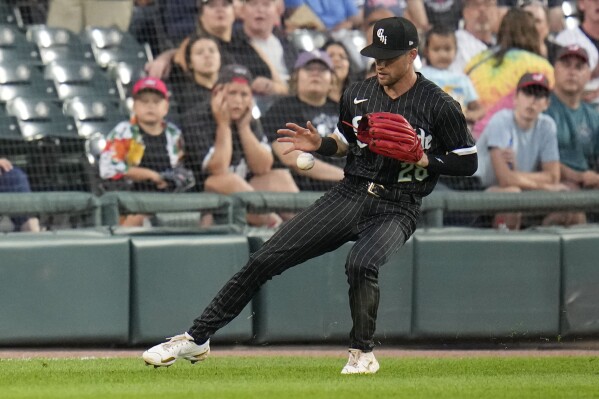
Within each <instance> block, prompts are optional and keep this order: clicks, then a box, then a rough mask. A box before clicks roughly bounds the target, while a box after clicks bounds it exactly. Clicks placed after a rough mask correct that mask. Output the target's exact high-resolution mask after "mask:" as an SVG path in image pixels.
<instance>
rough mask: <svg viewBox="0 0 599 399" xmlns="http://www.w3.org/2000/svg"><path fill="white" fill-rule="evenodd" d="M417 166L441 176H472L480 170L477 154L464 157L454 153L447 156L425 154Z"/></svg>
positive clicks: (464, 155)
mask: <svg viewBox="0 0 599 399" xmlns="http://www.w3.org/2000/svg"><path fill="white" fill-rule="evenodd" d="M416 165H418V166H420V167H423V168H426V169H428V170H429V171H431V172H434V173H438V174H441V175H448V176H472V175H473V174H474V172H476V169H477V168H478V156H477V154H476V152H473V153H469V154H463V155H458V154H456V153H454V152H450V153H448V154H445V155H427V154H424V155H423V157H422V159H421V160H420V161H418V162H417V163H416Z"/></svg>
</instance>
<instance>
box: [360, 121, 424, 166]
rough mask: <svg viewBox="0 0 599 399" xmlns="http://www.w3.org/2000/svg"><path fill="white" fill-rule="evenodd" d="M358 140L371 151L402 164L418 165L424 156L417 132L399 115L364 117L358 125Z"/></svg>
mask: <svg viewBox="0 0 599 399" xmlns="http://www.w3.org/2000/svg"><path fill="white" fill-rule="evenodd" d="M358 140H360V141H361V142H362V143H364V144H367V145H368V149H369V150H370V151H372V152H374V153H376V154H380V155H384V156H386V157H390V158H393V159H397V160H399V161H402V162H409V163H416V162H418V161H420V159H421V158H422V157H423V155H424V151H423V150H422V146H421V144H420V138H419V137H418V135H417V134H416V130H414V128H413V127H412V125H410V122H408V121H407V120H406V118H404V117H403V116H401V115H399V114H393V113H390V112H375V113H372V114H367V115H364V116H363V117H362V119H361V120H360V123H359V124H358Z"/></svg>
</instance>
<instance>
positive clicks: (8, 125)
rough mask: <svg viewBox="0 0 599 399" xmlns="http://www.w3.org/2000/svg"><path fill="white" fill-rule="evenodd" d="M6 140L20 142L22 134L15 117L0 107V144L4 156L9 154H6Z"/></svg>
mask: <svg viewBox="0 0 599 399" xmlns="http://www.w3.org/2000/svg"><path fill="white" fill-rule="evenodd" d="M7 141H17V142H21V141H23V136H22V135H21V130H20V129H19V122H18V121H17V118H15V117H14V116H12V115H9V114H7V113H6V111H5V110H4V109H3V108H0V146H2V149H3V151H2V152H3V155H4V156H6V155H10V154H7V152H8V151H7V145H6V143H7Z"/></svg>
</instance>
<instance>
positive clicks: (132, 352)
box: [0, 343, 599, 359]
mask: <svg viewBox="0 0 599 399" xmlns="http://www.w3.org/2000/svg"><path fill="white" fill-rule="evenodd" d="M143 350H144V349H142V348H136V349H94V348H92V349H72V348H64V349H61V348H50V349H48V348H14V349H10V348H0V359H32V358H55V359H65V358H72V359H85V358H127V357H140V356H141V353H142V352H143ZM346 351H347V348H345V347H342V346H338V347H337V346H335V347H333V346H278V345H273V346H267V347H257V346H213V348H212V353H211V356H214V357H224V356H305V357H317V356H333V357H339V356H345V352H346ZM376 354H377V356H381V357H385V356H387V357H454V358H464V357H554V356H599V345H597V344H596V343H593V344H584V345H566V346H562V347H552V346H548V347H546V348H540V349H539V348H530V349H521V348H519V349H513V348H507V347H506V348H500V349H445V348H432V349H410V348H408V349H406V348H402V347H381V348H377V349H376Z"/></svg>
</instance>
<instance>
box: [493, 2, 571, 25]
mask: <svg viewBox="0 0 599 399" xmlns="http://www.w3.org/2000/svg"><path fill="white" fill-rule="evenodd" d="M535 2H538V3H539V4H540V5H541V6H543V8H544V9H546V10H547V11H546V12H547V18H546V19H547V20H548V25H547V27H548V28H549V30H550V32H552V33H559V32H561V31H562V29H564V27H565V23H564V11H563V10H562V3H563V2H564V1H563V0H499V1H498V2H497V5H498V6H499V20H501V18H503V16H504V15H505V14H506V13H507V12H508V11H509V9H510V8H514V7H517V6H522V7H525V6H526V5H527V4H530V3H535Z"/></svg>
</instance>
